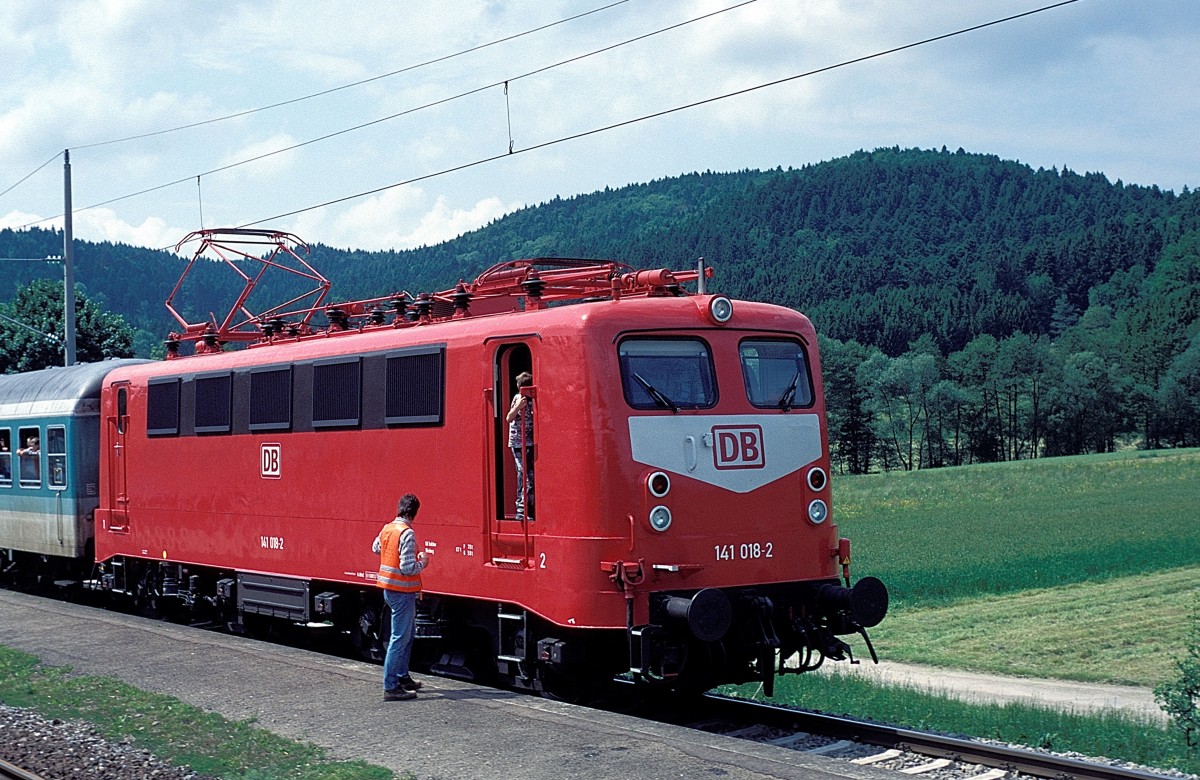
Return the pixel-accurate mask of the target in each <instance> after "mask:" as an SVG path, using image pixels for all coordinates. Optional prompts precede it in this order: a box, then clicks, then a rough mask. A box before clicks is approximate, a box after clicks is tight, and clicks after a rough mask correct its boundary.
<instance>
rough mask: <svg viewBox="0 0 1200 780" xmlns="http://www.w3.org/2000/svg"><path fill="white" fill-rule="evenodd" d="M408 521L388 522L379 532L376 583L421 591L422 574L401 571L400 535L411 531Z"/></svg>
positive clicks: (408, 591)
mask: <svg viewBox="0 0 1200 780" xmlns="http://www.w3.org/2000/svg"><path fill="white" fill-rule="evenodd" d="M411 530H412V526H410V525H409V524H408V523H388V524H387V525H385V526H384V527H383V530H382V531H380V532H379V545H380V547H379V578H378V579H377V580H376V581H375V584H376V585H378V586H379V587H381V588H386V589H388V590H398V591H401V592H403V593H419V592H420V590H421V575H420V574H419V573H417V574H401V573H400V537H401V536H403V535H404V532H405V531H411Z"/></svg>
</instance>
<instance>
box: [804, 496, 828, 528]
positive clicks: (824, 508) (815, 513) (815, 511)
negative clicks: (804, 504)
mask: <svg viewBox="0 0 1200 780" xmlns="http://www.w3.org/2000/svg"><path fill="white" fill-rule="evenodd" d="M827 517H829V505H828V504H826V503H825V502H824V501H822V500H821V499H819V498H818V499H816V500H815V501H813V502H811V503H810V504H809V505H808V519H809V522H811V523H812V524H813V525H820V524H821V523H823V522H825V518H827Z"/></svg>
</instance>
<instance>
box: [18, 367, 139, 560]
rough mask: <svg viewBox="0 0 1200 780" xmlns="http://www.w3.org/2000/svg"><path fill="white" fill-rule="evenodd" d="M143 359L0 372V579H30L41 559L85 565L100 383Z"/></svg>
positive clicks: (95, 477)
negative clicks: (113, 371)
mask: <svg viewBox="0 0 1200 780" xmlns="http://www.w3.org/2000/svg"><path fill="white" fill-rule="evenodd" d="M144 362H147V361H144V360H107V361H104V362H101V363H87V364H83V365H77V366H71V367H69V368H47V369H44V370H42V371H35V372H31V373H26V374H14V375H0V571H2V572H3V574H4V576H5V578H6V579H21V578H23V577H24V576H31V577H32V576H34V575H33V572H34V571H35V568H34V566H33V565H32V564H33V563H34V562H37V561H38V560H39V559H40V558H41V556H53V557H54V558H59V559H64V560H63V561H62V563H63V565H64V568H69V567H71V563H70V561H72V560H79V561H82V562H85V563H83V564H82V565H83V566H86V565H87V564H86V562H87V561H90V560H91V557H92V552H93V543H92V535H93V515H94V512H95V509H96V506H97V504H98V502H99V498H100V489H99V488H100V484H99V483H100V465H99V457H100V386H101V383H102V381H103V379H104V377H105V375H107V374H108V372H109V371H112V370H113V369H114V368H116V367H117V366H120V365H127V364H131V363H144ZM41 565H42V566H44V564H41ZM38 571H39V574H38V575H37V576H40V577H44V576H45V575H46V572H45V570H44V569H40V570H38ZM77 573H78V570H76V571H62V572H55V573H54V575H55V576H62V577H70V576H74V575H76V574H77Z"/></svg>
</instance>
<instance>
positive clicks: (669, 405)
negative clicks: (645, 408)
mask: <svg viewBox="0 0 1200 780" xmlns="http://www.w3.org/2000/svg"><path fill="white" fill-rule="evenodd" d="M633 378H634V379H636V380H637V381H638V384H640V385H641V386H642V387H644V388H646V392H647V393H649V394H650V397H651V398H653V399H654V402H655V403H656V404H658V405H659V406H661V407H662V408H664V409H670V410H671V411H672V412H676V413H678V412H679V407H678V406H676V405H675V402H674V401H672V400H671V399H670V398H667V397H666V396H665V395H663V393H662V391H661V390H659V389H658V388H657V387H655V386H654V385H652V384H650V383H649V382H647V381H646V380H645V379H642V375H641V374H638V373H636V372H635V373H634V375H633Z"/></svg>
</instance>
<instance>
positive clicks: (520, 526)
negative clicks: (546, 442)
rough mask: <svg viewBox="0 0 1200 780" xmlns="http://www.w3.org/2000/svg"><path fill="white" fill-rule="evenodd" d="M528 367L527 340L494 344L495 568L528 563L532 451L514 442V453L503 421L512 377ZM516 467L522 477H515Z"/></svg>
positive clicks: (531, 550)
mask: <svg viewBox="0 0 1200 780" xmlns="http://www.w3.org/2000/svg"><path fill="white" fill-rule="evenodd" d="M532 369H533V355H532V353H531V351H530V349H529V345H528V344H525V343H521V342H518V343H510V344H501V345H499V346H497V347H496V352H495V362H494V363H493V366H492V379H493V386H492V392H491V394H490V395H491V397H492V403H491V404H490V407H491V408H490V410H489V411H490V414H491V418H492V419H491V428H492V444H493V446H492V448H491V450H492V457H491V461H492V464H493V473H492V480H491V489H490V490H489V498H490V501H489V503H490V504H491V506H490V509H489V516H490V517H491V533H490V534H489V544H490V546H491V550H490V552H489V559H490V560H491V562H492V563H493V564H495V565H499V566H514V567H515V566H520V567H522V568H529V567H530V566H532V565H533V558H534V536H533V530H534V524H533V522H532V521H533V520H534V518H535V517H536V506H537V501H536V492H535V489H534V483H533V478H532V475H531V472H532V471H533V465H534V464H533V461H534V455H535V450H534V449H533V447H532V446H527V447H524V448H522V447H521V446H519V445H518V446H517V447H516V449H515V451H514V449H513V448H511V447H510V446H509V443H510V442H509V425H508V421H507V420H506V419H505V417H506V416H507V414H508V410H509V407H510V405H511V403H512V400H513V397H514V396H515V395H517V393H518V388H517V377H518V376H519V375H520V374H522V373H526V372H528V373H532ZM533 390H534V388H533V387H530V388H528V389H526V390H525V391H524V393H525V395H526V396H530V394H531V393H532V391H533ZM534 424H535V425H536V421H535V423H534ZM521 430H525V429H521V428H518V433H519V434H520V432H521ZM522 440H523V439H522ZM529 444H530V445H531V444H532V442H530V443H529ZM518 457H520V458H521V465H520V466H518V465H517V458H518ZM518 469H519V470H520V471H522V472H524V474H525V475H526V476H527V478H525V479H518Z"/></svg>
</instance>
